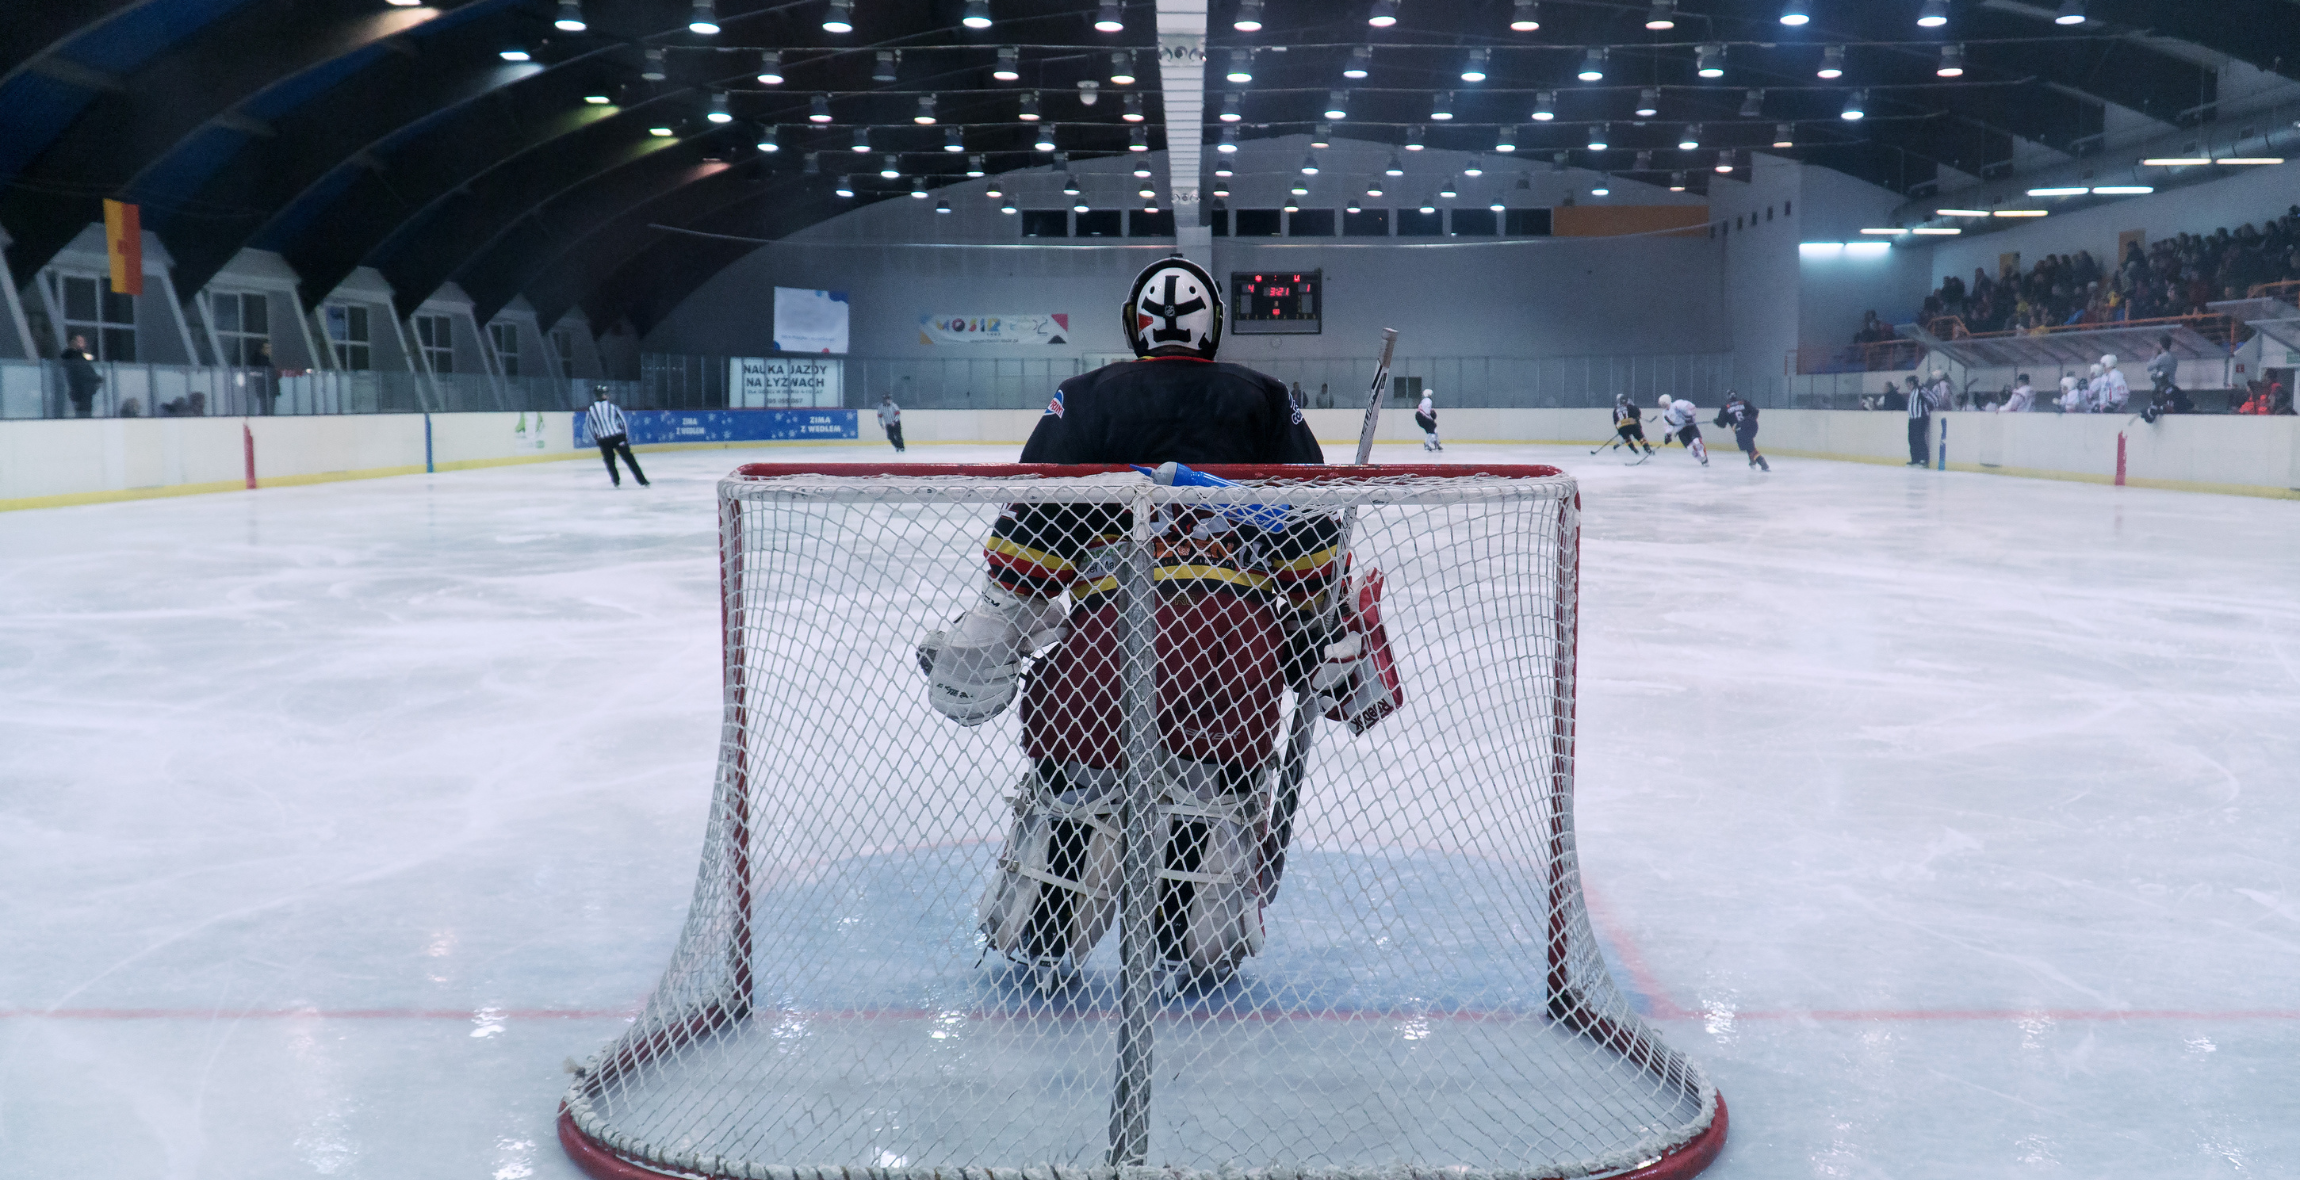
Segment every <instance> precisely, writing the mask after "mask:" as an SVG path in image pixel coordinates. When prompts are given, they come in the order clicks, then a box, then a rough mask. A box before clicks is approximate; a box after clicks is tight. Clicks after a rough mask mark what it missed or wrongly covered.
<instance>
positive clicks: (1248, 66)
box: [1222, 49, 1254, 82]
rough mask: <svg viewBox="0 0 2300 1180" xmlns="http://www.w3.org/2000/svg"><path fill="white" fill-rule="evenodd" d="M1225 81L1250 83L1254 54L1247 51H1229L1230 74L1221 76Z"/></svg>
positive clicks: (1252, 75)
mask: <svg viewBox="0 0 2300 1180" xmlns="http://www.w3.org/2000/svg"><path fill="white" fill-rule="evenodd" d="M1222 77H1223V79H1224V80H1225V81H1230V82H1251V81H1253V80H1254V54H1253V51H1252V50H1248V49H1233V50H1231V51H1230V72H1229V73H1227V74H1224V75H1222Z"/></svg>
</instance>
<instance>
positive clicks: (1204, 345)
mask: <svg viewBox="0 0 2300 1180" xmlns="http://www.w3.org/2000/svg"><path fill="white" fill-rule="evenodd" d="M1125 316H1126V340H1127V342H1128V343H1129V344H1132V345H1133V346H1134V355H1135V356H1142V357H1149V356H1194V357H1197V358H1198V359H1200V360H1209V361H1210V360H1213V359H1214V350H1215V349H1216V348H1219V347H1221V344H1222V293H1221V290H1220V289H1219V288H1218V287H1216V286H1215V285H1214V277H1213V276H1212V275H1209V274H1207V273H1206V272H1205V271H1204V270H1202V269H1200V268H1199V267H1198V264H1197V263H1194V262H1191V261H1190V260H1188V259H1186V258H1161V259H1159V260H1158V261H1156V262H1153V263H1151V264H1150V265H1149V266H1147V267H1145V268H1144V269H1143V271H1142V273H1141V274H1139V275H1136V276H1135V277H1134V286H1133V287H1132V288H1131V289H1130V290H1128V291H1127V293H1126V308H1125Z"/></svg>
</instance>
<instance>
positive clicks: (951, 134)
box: [942, 127, 966, 152]
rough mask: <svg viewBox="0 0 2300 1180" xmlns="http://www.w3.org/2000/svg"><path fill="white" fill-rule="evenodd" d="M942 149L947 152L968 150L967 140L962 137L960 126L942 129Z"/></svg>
mask: <svg viewBox="0 0 2300 1180" xmlns="http://www.w3.org/2000/svg"><path fill="white" fill-rule="evenodd" d="M942 150H944V151H946V152H963V151H965V150H966V141H965V140H964V139H962V138H961V137H960V133H959V130H958V128H956V127H945V128H943V129H942Z"/></svg>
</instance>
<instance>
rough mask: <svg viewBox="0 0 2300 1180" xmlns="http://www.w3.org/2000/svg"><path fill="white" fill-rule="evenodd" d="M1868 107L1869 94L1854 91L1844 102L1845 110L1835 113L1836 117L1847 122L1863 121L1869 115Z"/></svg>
mask: <svg viewBox="0 0 2300 1180" xmlns="http://www.w3.org/2000/svg"><path fill="white" fill-rule="evenodd" d="M1868 106H1869V92H1868V91H1866V90H1856V91H1854V92H1853V94H1852V97H1850V98H1847V99H1846V100H1845V109H1844V110H1842V111H1839V112H1837V117H1838V118H1840V119H1844V120H1846V121H1848V122H1854V121H1858V120H1861V119H1865V118H1867V117H1868V115H1869V112H1868Z"/></svg>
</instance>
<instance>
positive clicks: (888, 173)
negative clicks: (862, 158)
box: [878, 152, 902, 180]
mask: <svg viewBox="0 0 2300 1180" xmlns="http://www.w3.org/2000/svg"><path fill="white" fill-rule="evenodd" d="M878 174H879V176H880V177H882V178H884V179H886V180H893V179H894V178H896V177H898V176H901V175H902V160H901V158H900V157H898V156H896V155H895V154H894V153H893V152H888V153H887V157H886V159H885V160H884V161H883V162H881V163H880V164H879V168H878Z"/></svg>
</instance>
